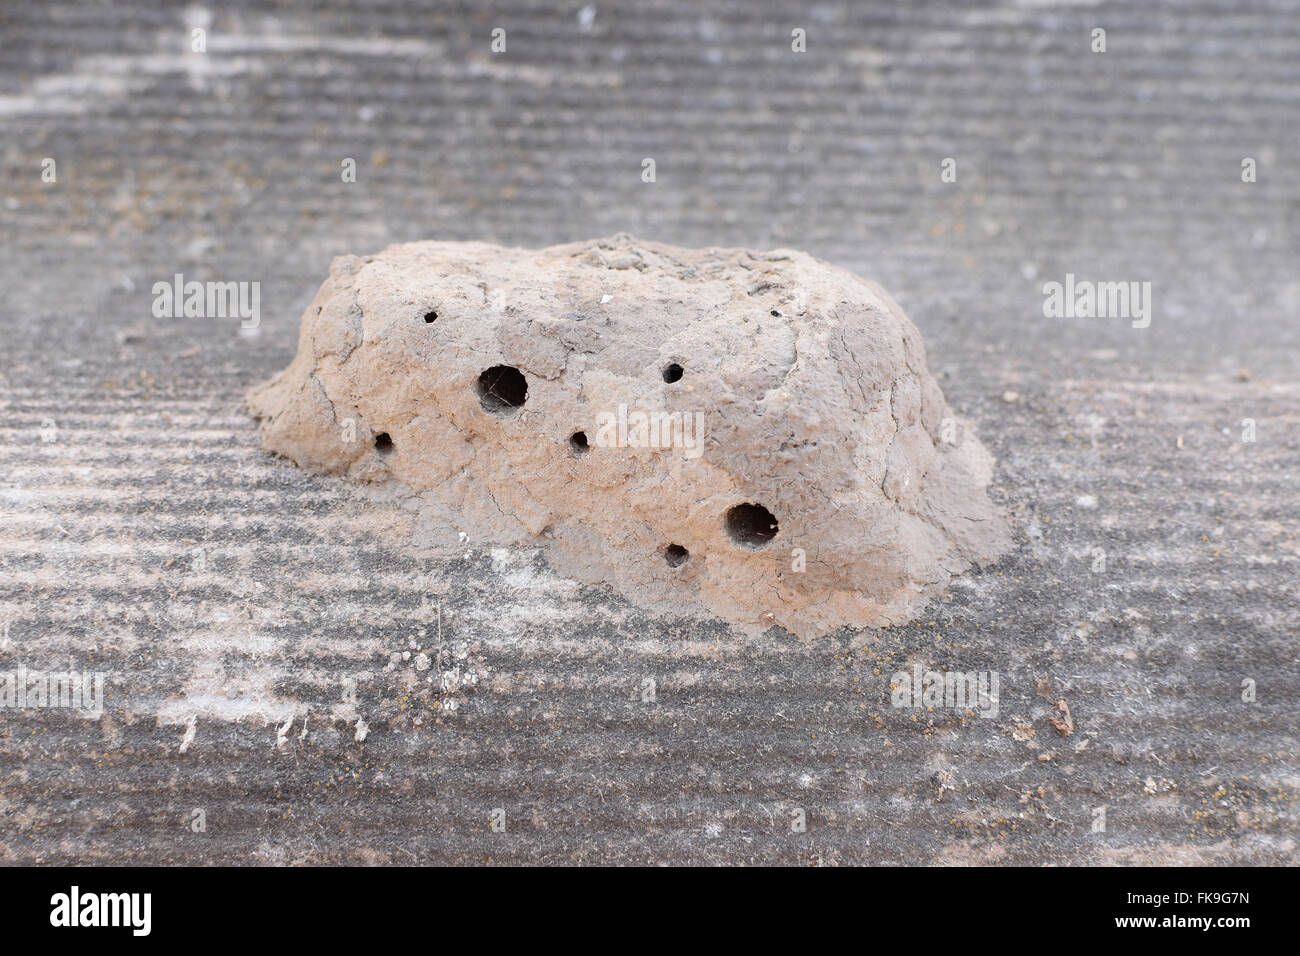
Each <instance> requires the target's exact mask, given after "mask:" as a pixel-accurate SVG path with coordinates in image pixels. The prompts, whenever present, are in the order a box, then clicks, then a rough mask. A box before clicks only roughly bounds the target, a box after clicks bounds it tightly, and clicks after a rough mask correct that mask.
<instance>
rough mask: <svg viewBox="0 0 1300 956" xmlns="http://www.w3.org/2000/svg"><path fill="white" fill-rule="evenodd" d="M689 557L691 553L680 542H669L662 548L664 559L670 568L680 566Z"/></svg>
mask: <svg viewBox="0 0 1300 956" xmlns="http://www.w3.org/2000/svg"><path fill="white" fill-rule="evenodd" d="M690 557H691V553H690V552H689V551H687V550H686V549H685V548H683V547H682V546H681V545H680V544H670V545H669V546H668V547H666V548H664V560H665V561H667V562H668V567H670V568H680V567H681V566H682V565H683V564H685V563H686V562H687V561H689V560H690Z"/></svg>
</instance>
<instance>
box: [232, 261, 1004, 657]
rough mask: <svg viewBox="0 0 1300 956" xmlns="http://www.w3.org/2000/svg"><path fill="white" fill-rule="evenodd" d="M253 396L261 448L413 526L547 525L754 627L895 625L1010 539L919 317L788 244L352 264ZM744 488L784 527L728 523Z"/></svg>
mask: <svg viewBox="0 0 1300 956" xmlns="http://www.w3.org/2000/svg"><path fill="white" fill-rule="evenodd" d="M672 365H679V366H680V367H681V376H680V378H678V379H677V380H675V381H667V380H666V378H667V377H672V376H665V369H667V368H668V367H670V366H672ZM496 366H508V367H511V368H514V369H517V370H519V372H521V373H522V374H523V376H524V377H525V379H526V382H527V394H526V398H525V400H524V401H523V402H522V404H520V405H517V406H510V405H505V406H504V407H501V406H502V403H501V402H499V401H497V402H494V401H493V396H492V395H489V397H488V398H487V400H486V401H485V400H484V399H483V387H482V385H481V384H480V376H481V375H482V374H483V373H484V372H485V371H487V370H489V369H492V368H494V367H496ZM497 380H498V375H495V374H494V375H492V376H489V378H488V379H487V381H488V382H489V383H490V384H493V385H494V386H495V382H496V381H497ZM249 398H250V404H251V406H252V408H253V410H254V411H255V413H256V414H257V415H258V417H259V418H260V420H261V421H262V432H263V439H264V442H265V445H266V446H267V447H268V448H269V449H271V450H273V451H275V452H277V453H279V454H282V455H285V456H287V457H289V458H291V459H293V460H294V461H296V462H297V463H298V464H300V465H302V466H304V467H306V468H310V469H313V470H317V471H323V472H328V473H334V474H342V475H346V476H348V477H349V478H352V479H356V480H360V481H363V482H367V483H386V482H390V481H392V480H395V481H396V482H397V483H398V484H397V485H396V486H394V487H396V488H399V489H401V493H403V494H405V495H408V496H409V497H411V499H412V505H413V507H414V510H415V511H416V512H417V514H418V519H419V520H418V521H417V523H416V525H415V527H416V532H415V535H416V542H417V543H418V544H421V545H433V544H448V543H452V542H455V541H457V540H460V541H465V540H466V539H467V538H468V539H471V540H473V541H475V542H476V543H479V544H482V543H488V542H491V543H503V544H504V543H520V542H524V541H536V540H539V539H540V540H544V541H546V542H548V544H549V553H550V557H551V561H552V564H553V566H554V567H555V568H556V569H557V570H558V571H560V572H561V573H565V574H568V575H570V576H573V577H576V578H578V579H579V580H582V581H586V582H599V581H604V582H608V583H610V584H613V585H614V586H615V587H617V588H618V589H619V590H620V591H621V592H623V593H624V594H625V595H627V596H628V598H629V599H631V600H633V601H634V602H636V603H637V604H639V605H641V606H643V607H645V608H646V609H647V610H650V611H652V612H671V613H691V612H695V613H699V612H705V613H708V612H711V613H714V614H717V615H719V616H721V617H723V618H724V619H726V620H728V621H730V622H732V623H733V624H737V625H740V626H741V627H742V628H745V629H747V630H754V629H762V628H765V627H768V626H771V625H772V624H778V625H781V626H783V627H785V628H786V629H788V630H790V631H792V632H793V633H795V634H798V635H800V636H805V637H807V636H816V635H819V634H822V633H825V632H826V631H829V630H832V629H834V628H836V627H839V626H842V625H857V626H883V625H890V624H895V623H900V622H903V621H906V620H908V619H909V618H910V617H912V616H914V615H915V614H916V613H917V612H919V611H920V609H921V608H922V607H923V606H924V604H925V603H926V602H927V601H928V600H929V599H930V598H931V597H932V596H933V595H934V594H935V593H936V591H938V590H939V589H941V588H942V587H943V586H944V585H945V584H946V583H947V582H948V580H949V579H950V577H951V576H952V575H954V574H958V573H960V572H962V571H963V570H965V569H967V568H968V567H970V566H971V565H972V563H975V562H981V561H986V560H989V559H992V558H994V557H996V556H998V555H1000V554H1001V553H1003V552H1005V551H1006V549H1007V548H1008V546H1009V541H1010V536H1009V532H1008V527H1007V524H1006V522H1005V519H1004V518H1003V517H1002V516H1001V514H1000V513H999V512H998V511H997V509H996V508H995V507H994V505H993V504H992V503H991V502H990V500H989V498H988V496H987V494H986V488H987V485H988V483H989V480H990V476H991V472H992V459H991V457H990V456H989V454H988V453H987V451H986V450H985V449H984V448H983V446H982V445H981V444H980V443H979V441H978V439H977V438H976V437H975V436H974V434H973V433H971V432H970V431H969V430H968V429H967V428H966V427H965V426H964V425H963V424H961V423H960V422H959V421H958V420H957V419H956V417H955V416H954V415H953V412H952V411H951V410H950V409H949V408H948V406H947V404H946V403H945V401H944V398H943V395H942V393H941V392H940V390H939V387H938V385H937V384H936V383H935V381H934V379H933V378H932V376H931V375H930V373H929V371H928V369H927V368H926V363H925V350H924V347H923V345H922V343H921V338H920V335H919V333H918V332H917V330H916V328H915V326H913V325H912V323H911V322H910V321H909V320H908V318H907V317H906V316H905V315H904V314H903V312H902V310H901V309H900V308H899V307H898V306H897V305H896V304H895V303H894V302H893V301H892V300H891V299H890V297H889V296H888V294H886V293H885V291H884V290H883V289H881V288H880V287H879V286H878V285H876V284H874V283H871V282H867V281H864V280H862V279H859V278H858V277H856V276H854V275H853V274H851V273H849V272H847V271H845V270H843V269H840V268H837V267H835V266H832V265H829V264H828V263H825V262H822V261H820V260H818V259H815V258H813V257H811V256H809V255H806V254H804V253H801V252H796V251H791V250H778V251H775V252H754V251H750V250H744V249H698V250H696V249H682V248H677V247H673V246H667V245H662V244H659V243H652V242H642V241H639V240H636V239H633V238H631V237H628V236H625V235H619V236H615V237H612V238H609V239H601V240H593V241H588V242H579V243H573V244H569V245H563V246H553V247H551V248H547V249H542V250H525V249H507V248H502V247H499V246H494V245H488V244H485V243H476V242H470V243H460V242H415V243H406V244H401V245H395V246H390V247H389V248H388V249H385V250H384V251H383V252H381V253H379V254H377V255H373V256H365V257H357V256H342V257H339V258H337V259H335V260H334V262H333V264H332V267H331V270H330V276H329V278H328V280H327V281H326V282H325V283H324V285H323V286H322V287H321V289H320V291H319V293H318V294H317V295H316V298H315V300H314V301H313V302H312V303H311V305H310V306H309V307H308V309H307V311H306V313H305V314H304V316H303V319H302V328H301V332H300V337H299V343H298V354H297V357H296V358H295V359H294V361H293V363H292V364H291V365H290V366H289V367H288V368H287V369H286V370H285V371H284V372H282V373H281V374H280V375H278V376H277V377H276V378H274V379H273V380H272V381H270V382H268V383H266V384H264V385H262V386H260V387H258V388H255V389H254V390H253V391H252V392H250V396H249ZM516 400H517V399H516ZM639 414H640V415H643V416H644V418H642V417H639ZM620 421H622V422H624V423H625V424H624V425H623V430H622V431H621V432H620V429H619V425H618V424H617V423H618V422H620ZM656 423H657V424H658V425H660V426H662V427H656ZM577 432H582V433H583V434H584V435H585V436H586V437H587V440H588V445H587V447H586V448H585V449H583V448H581V447H575V446H574V445H573V444H572V442H571V436H573V435H574V434H575V433H577ZM383 436H387V438H385V437H383ZM408 489H409V490H408ZM746 504H758V505H761V506H763V507H764V508H766V509H767V511H768V512H770V513H771V515H773V516H774V517H775V520H776V523H777V525H776V528H775V529H772V528H771V527H770V525H769V526H768V527H763V528H759V529H758V530H757V536H756V537H755V536H753V535H751V536H750V537H749V538H748V539H746V538H744V537H742V538H741V539H740V540H737V538H736V535H735V533H734V530H733V529H732V528H730V527H729V524H728V521H727V515H728V511H729V509H731V508H733V507H735V506H738V505H746ZM751 530H752V529H751ZM773 530H774V531H775V533H772V532H773ZM462 535H463V536H465V537H462ZM671 545H676V546H678V547H679V548H684V549H686V551H687V552H689V557H687V558H686V559H685V560H684V561H681V563H675V562H670V561H669V560H668V557H669V556H673V555H674V552H670V551H668V550H667V549H668V548H669V546H671ZM677 554H678V555H679V554H680V553H679V552H677ZM676 560H680V557H678V558H677V559H676ZM674 564H675V566H674Z"/></svg>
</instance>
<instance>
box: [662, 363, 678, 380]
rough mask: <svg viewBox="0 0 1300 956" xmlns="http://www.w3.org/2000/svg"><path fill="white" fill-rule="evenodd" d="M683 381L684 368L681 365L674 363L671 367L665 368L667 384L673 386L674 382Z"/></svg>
mask: <svg viewBox="0 0 1300 956" xmlns="http://www.w3.org/2000/svg"><path fill="white" fill-rule="evenodd" d="M681 380H682V367H681V366H680V365H678V364H677V363H676V362H673V363H672V364H671V365H666V366H664V381H665V382H668V383H669V384H670V385H671V384H672V383H673V382H680V381H681Z"/></svg>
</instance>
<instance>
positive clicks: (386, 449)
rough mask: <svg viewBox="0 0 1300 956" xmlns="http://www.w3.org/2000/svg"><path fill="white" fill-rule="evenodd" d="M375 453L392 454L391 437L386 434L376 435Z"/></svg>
mask: <svg viewBox="0 0 1300 956" xmlns="http://www.w3.org/2000/svg"><path fill="white" fill-rule="evenodd" d="M375 451H377V452H379V454H381V455H391V454H392V453H393V436H392V435H390V434H388V432H380V433H379V434H378V435H376V436H375Z"/></svg>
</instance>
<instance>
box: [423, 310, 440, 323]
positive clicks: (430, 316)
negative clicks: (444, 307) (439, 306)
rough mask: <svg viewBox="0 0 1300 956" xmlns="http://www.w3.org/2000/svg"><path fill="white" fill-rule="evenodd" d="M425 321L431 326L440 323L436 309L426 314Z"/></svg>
mask: <svg viewBox="0 0 1300 956" xmlns="http://www.w3.org/2000/svg"><path fill="white" fill-rule="evenodd" d="M424 321H425V322H427V323H429V324H433V323H434V322H437V321H438V313H437V311H436V310H434V309H430V310H429V311H428V312H426V313H424Z"/></svg>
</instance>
